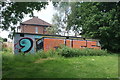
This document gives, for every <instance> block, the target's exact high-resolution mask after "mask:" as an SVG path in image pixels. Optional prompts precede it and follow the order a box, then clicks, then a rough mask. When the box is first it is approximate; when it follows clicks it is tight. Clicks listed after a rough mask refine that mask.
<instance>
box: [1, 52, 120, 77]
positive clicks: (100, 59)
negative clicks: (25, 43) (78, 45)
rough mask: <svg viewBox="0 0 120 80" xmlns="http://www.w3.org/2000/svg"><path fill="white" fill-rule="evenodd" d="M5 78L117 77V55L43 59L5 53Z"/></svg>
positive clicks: (3, 54) (3, 68) (3, 53)
mask: <svg viewBox="0 0 120 80" xmlns="http://www.w3.org/2000/svg"><path fill="white" fill-rule="evenodd" d="M2 56H3V58H2V59H3V61H2V62H3V67H2V70H3V73H2V76H3V78H117V77H118V55H115V54H114V55H107V56H79V57H71V58H65V57H61V56H54V57H44V58H41V57H40V56H38V54H37V55H25V56H23V55H13V54H10V52H2Z"/></svg>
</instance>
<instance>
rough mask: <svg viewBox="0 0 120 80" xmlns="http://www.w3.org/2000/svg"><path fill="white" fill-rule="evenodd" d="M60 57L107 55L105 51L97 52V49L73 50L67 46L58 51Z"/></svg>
mask: <svg viewBox="0 0 120 80" xmlns="http://www.w3.org/2000/svg"><path fill="white" fill-rule="evenodd" d="M57 51H58V52H59V54H60V55H62V56H64V57H76V56H102V55H107V51H106V50H97V49H89V48H84V49H74V48H70V47H67V46H62V47H60V48H59V49H58V50H57Z"/></svg>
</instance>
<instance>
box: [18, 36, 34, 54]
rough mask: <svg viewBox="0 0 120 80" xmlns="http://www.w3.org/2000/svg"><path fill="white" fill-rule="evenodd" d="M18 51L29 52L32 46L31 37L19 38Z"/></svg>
mask: <svg viewBox="0 0 120 80" xmlns="http://www.w3.org/2000/svg"><path fill="white" fill-rule="evenodd" d="M19 45H20V47H21V48H20V52H24V53H26V52H29V51H30V50H31V49H32V47H33V40H32V39H31V38H27V37H25V38H22V39H20V40H19Z"/></svg>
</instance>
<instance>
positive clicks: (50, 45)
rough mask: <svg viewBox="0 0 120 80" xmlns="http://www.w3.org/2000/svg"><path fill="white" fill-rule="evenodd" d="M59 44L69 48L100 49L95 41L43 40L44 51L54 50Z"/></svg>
mask: <svg viewBox="0 0 120 80" xmlns="http://www.w3.org/2000/svg"><path fill="white" fill-rule="evenodd" d="M61 44H65V45H66V46H69V47H71V48H78V49H80V48H85V47H87V48H93V49H100V46H97V42H96V41H86V40H70V39H51V38H44V50H45V51H48V50H50V49H56V48H58V47H59V46H60V45H61Z"/></svg>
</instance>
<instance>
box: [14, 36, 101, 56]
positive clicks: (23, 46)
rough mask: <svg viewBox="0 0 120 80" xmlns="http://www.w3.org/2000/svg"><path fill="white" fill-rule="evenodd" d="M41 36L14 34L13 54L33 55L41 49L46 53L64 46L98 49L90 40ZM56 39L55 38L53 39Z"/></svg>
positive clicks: (95, 43) (95, 42)
mask: <svg viewBox="0 0 120 80" xmlns="http://www.w3.org/2000/svg"><path fill="white" fill-rule="evenodd" d="M42 37H46V36H43V35H37V34H34V35H33V34H16V35H15V37H14V53H15V54H19V53H20V52H23V53H35V52H36V51H38V50H41V49H43V50H44V51H48V50H50V49H54V50H55V49H56V48H58V47H59V46H60V45H62V44H65V45H66V46H69V47H71V48H78V49H79V48H85V47H88V48H94V49H100V46H98V45H97V44H98V43H97V41H90V40H75V39H66V37H64V38H63V37H62V38H61V37H57V36H51V37H52V38H51V37H47V38H42ZM53 37H57V38H53Z"/></svg>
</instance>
